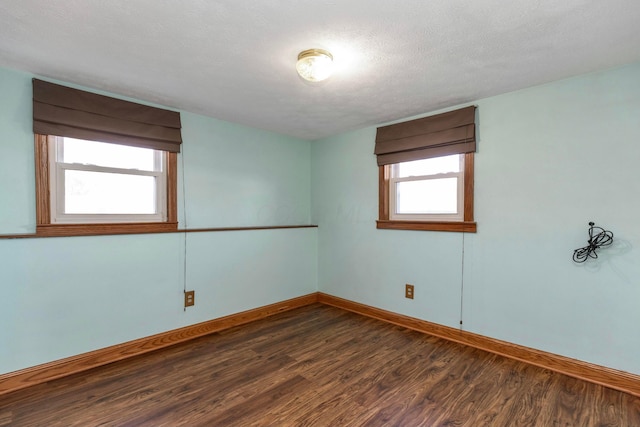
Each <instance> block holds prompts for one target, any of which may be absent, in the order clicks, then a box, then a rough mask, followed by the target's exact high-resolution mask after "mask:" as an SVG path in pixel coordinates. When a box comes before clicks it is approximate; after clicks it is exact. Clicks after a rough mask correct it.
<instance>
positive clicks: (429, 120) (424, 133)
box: [374, 106, 476, 166]
mask: <svg viewBox="0 0 640 427" xmlns="http://www.w3.org/2000/svg"><path fill="white" fill-rule="evenodd" d="M475 115H476V107H475V106H470V107H466V108H461V109H459V110H455V111H449V112H447V113H442V114H438V115H435V116H430V117H424V118H421V119H416V120H411V121H408V122H403V123H397V124H394V125H389V126H383V127H379V128H378V132H377V134H376V146H375V151H374V153H375V154H376V155H377V156H378V166H383V165H390V164H393V163H400V162H408V161H412V160H420V159H428V158H431V157H440V156H447V155H450V154H463V153H472V152H474V151H476V132H475Z"/></svg>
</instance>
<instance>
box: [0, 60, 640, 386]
mask: <svg viewBox="0 0 640 427" xmlns="http://www.w3.org/2000/svg"><path fill="white" fill-rule="evenodd" d="M30 79H31V76H30V75H27V74H25V73H21V72H15V71H10V70H3V69H0V94H2V96H1V97H0V149H1V152H2V153H3V155H2V156H0V182H2V183H3V184H2V185H0V234H20V233H31V232H33V231H34V229H35V202H34V198H35V192H34V178H33V176H34V166H33V135H32V133H31V80H30ZM475 104H476V105H478V108H479V122H478V134H479V143H478V146H479V149H478V153H477V154H476V176H475V183H476V191H475V195H476V219H477V221H478V233H476V234H464V235H463V234H460V233H438V232H416V231H393V230H376V229H375V219H376V216H377V209H378V208H377V205H378V200H377V192H378V188H377V167H376V165H375V158H374V156H373V154H372V152H373V144H374V139H375V127H371V128H365V129H361V130H357V131H354V132H350V133H346V134H342V135H338V136H336V137H333V138H328V139H326V140H322V141H316V142H314V143H311V144H310V143H308V142H304V141H299V140H296V139H292V138H288V137H283V136H278V135H275V134H272V133H268V132H263V131H258V130H255V129H250V128H246V127H242V126H238V125H234V124H230V123H226V122H222V121H219V120H215V119H211V118H205V117H202V116H198V115H194V114H190V113H183V114H182V120H183V136H184V140H185V142H184V151H183V153H182V154H181V156H180V158H179V167H180V174H179V175H180V182H179V196H180V197H179V217H180V222H181V226H184V224H185V220H186V225H187V226H188V227H189V228H202V227H231V226H251V225H284V224H306V223H309V222H311V223H316V224H319V226H320V228H319V229H317V230H316V229H313V228H311V229H285V230H262V231H238V232H222V233H188V234H187V235H186V237H185V235H184V234H167V235H139V236H103V237H75V238H51V239H19V240H0V325H2V327H0V373H4V372H10V371H13V370H17V369H21V368H24V367H28V366H33V365H36V364H40V363H45V362H48V361H51V360H56V359H59V358H63V357H67V356H71V355H75V354H79V353H83V352H86V351H90V350H94V349H97V348H102V347H106V346H109V345H113V344H117V343H121V342H124V341H128V340H132V339H136V338H140V337H144V336H148V335H151V334H154V333H159V332H163V331H166V330H170V329H174V328H177V327H181V326H185V325H190V324H194V323H197V322H201V321H204V320H208V319H212V318H216V317H220V316H224V315H227V314H231V313H235V312H238V311H242V310H246V309H250V308H253V307H257V306H261V305H265V304H269V303H272V302H276V301H280V300H283V299H287V298H292V297H295V296H299V295H303V294H307V293H309V292H313V291H315V290H317V289H318V288H319V289H320V290H321V291H324V292H327V293H330V294H334V295H337V296H340V297H344V298H348V299H351V300H354V301H359V302H362V303H365V304H370V305H373V306H377V307H381V308H383V309H387V310H391V311H395V312H398V313H403V314H406V315H409V316H414V317H418V318H422V319H426V320H429V321H433V322H436V323H440V324H443V325H447V326H451V327H459V321H460V319H461V318H462V319H463V320H464V325H463V328H464V329H466V330H469V331H472V332H477V333H480V334H484V335H487V336H491V337H494V338H498V339H503V340H507V341H511V342H515V343H518V344H522V345H526V346H530V347H534V348H538V349H541V350H545V351H550V352H553V353H558V354H561V355H565V356H569V357H575V358H578V359H581V360H585V361H588V362H592V363H597V364H601V365H605V366H609V367H613V368H617V369H622V370H626V371H629V372H634V373H638V374H640V358H638V357H637V354H640V338H638V336H637V333H636V325H638V324H640V310H638V309H637V308H636V305H637V302H638V301H640V262H638V261H639V258H638V252H637V250H636V247H637V246H638V244H640V231H639V229H638V227H637V222H636V218H638V217H640V198H638V188H639V187H638V186H637V185H636V184H635V182H636V175H637V173H636V169H637V165H638V164H640V149H638V145H637V144H638V142H639V141H640V124H639V123H640V120H638V117H640V64H635V65H630V66H627V67H623V68H620V69H616V70H611V71H607V72H603V73H598V74H591V75H587V76H580V77H576V78H573V79H568V80H564V81H560V82H555V83H552V84H548V85H544V86H539V87H535V88H530V89H527V90H523V91H519V92H514V93H510V94H506V95H501V96H497V97H493V98H488V99H483V100H479V101H477V102H476V103H475ZM255 153H257V154H255ZM183 196H184V197H183ZM590 220H593V221H596V223H598V224H601V225H603V226H604V227H605V228H608V229H610V230H612V231H613V232H614V233H615V235H616V242H615V244H614V246H613V247H611V248H609V249H605V250H602V251H601V252H600V258H599V259H598V261H589V262H588V263H586V264H584V265H579V266H578V265H575V264H573V262H572V261H571V254H572V251H573V249H575V248H577V247H580V246H583V245H584V244H586V237H587V236H586V230H587V222H588V221H590ZM185 254H186V261H185ZM141 264H142V265H143V266H142V267H140V265H141ZM185 265H186V268H185ZM185 277H186V283H187V287H188V288H190V289H195V290H196V306H195V307H193V308H191V309H188V310H187V311H184V310H183V308H182V289H183V286H184V279H185ZM405 283H412V284H414V285H415V286H416V298H415V299H414V300H413V301H411V300H407V299H405V298H404V297H403V293H404V284H405Z"/></svg>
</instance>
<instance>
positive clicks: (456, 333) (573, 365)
mask: <svg viewBox="0 0 640 427" xmlns="http://www.w3.org/2000/svg"><path fill="white" fill-rule="evenodd" d="M318 302H320V303H322V304H327V305H331V306H334V307H338V308H341V309H344V310H348V311H352V312H354V313H358V314H361V315H363V316H367V317H373V318H375V319H378V320H382V321H384V322H387V323H392V324H394V325H398V326H403V327H405V328H408V329H413V330H415V331H418V332H423V333H426V334H429V335H434V336H437V337H439V338H443V339H446V340H449V341H454V342H457V343H460V344H464V345H468V346H471V347H474V348H478V349H481V350H485V351H488V352H490V353H495V354H499V355H501V356H505V357H508V358H511V359H515V360H519V361H521V362H525V363H529V364H531V365H535V366H539V367H541V368H544V369H549V370H551V371H555V372H559V373H561V374H564V375H568V376H571V377H574V378H579V379H581V380H585V381H589V382H592V383H595V384H599V385H602V386H605V387H609V388H612V389H615V390H619V391H622V392H625V393H629V394H632V395H634V396H639V397H640V376H639V375H635V374H631V373H628V372H624V371H619V370H616V369H611V368H607V367H604V366H600V365H595V364H592V363H588V362H583V361H581V360H577V359H571V358H568V357H564V356H559V355H557V354H553V353H547V352H545V351H541V350H536V349H533V348H529V347H524V346H521V345H518V344H512V343H509V342H506V341H500V340H497V339H494V338H490V337H486V336H483V335H479V334H474V333H472V332H467V331H461V330H459V329H455V328H450V327H447V326H442V325H438V324H436V323H431V322H427V321H425V320H420V319H416V318H414V317H409V316H404V315H402V314H397V313H393V312H391V311H386V310H382V309H379V308H375V307H371V306H368V305H364V304H360V303H357V302H353V301H349V300H346V299H343V298H339V297H335V296H332V295H328V294H324V293H321V292H320V293H318Z"/></svg>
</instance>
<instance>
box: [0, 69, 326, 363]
mask: <svg viewBox="0 0 640 427" xmlns="http://www.w3.org/2000/svg"><path fill="white" fill-rule="evenodd" d="M31 77H32V76H31V75H28V74H25V73H21V72H16V71H11V70H6V69H0V94H1V96H0V152H1V153H2V156H0V182H1V183H2V184H1V185H0V234H23V233H33V232H34V231H35V183H34V160H33V133H32V131H31ZM182 123H183V140H184V143H183V153H182V154H181V155H180V156H179V160H178V162H179V169H180V173H179V196H180V197H179V203H178V205H179V206H178V209H179V218H180V223H181V227H184V225H185V217H186V220H187V223H186V224H187V226H188V227H189V228H207V227H231V226H258V225H263V226H268V225H286V224H308V223H309V217H310V198H309V194H310V143H309V142H306V141H300V140H296V139H293V138H288V137H283V136H278V135H275V134H273V133H268V132H263V131H259V130H255V129H250V128H246V127H242V126H238V125H234V124H230V123H226V122H222V121H219V120H215V119H210V118H206V117H202V116H197V115H194V114H190V113H182ZM183 178H184V179H183ZM183 195H186V197H183ZM185 213H186V215H185ZM185 245H186V246H185ZM185 254H186V264H185ZM185 265H186V269H185ZM185 277H186V286H187V288H188V289H194V290H195V291H196V305H195V307H192V308H189V309H188V310H186V311H185V310H184V309H183V306H182V304H183V287H184V283H185V282H184V280H185ZM316 290H317V230H316V229H315V228H304V229H278V230H260V231H237V232H220V233H187V234H186V236H185V234H156V235H133V236H100V237H72V238H39V239H11V240H7V239H0V325H1V326H0V374H2V373H6V372H11V371H14V370H18V369H21V368H25V367H29V366H34V365H37V364H41V363H45V362H49V361H52V360H56V359H60V358H64V357H68V356H72V355H76V354H80V353H84V352H87V351H91V350H95V349H98V348H103V347H107V346H110V345H114V344H118V343H122V342H125V341H129V340H133V339H137V338H141V337H145V336H149V335H152V334H155V333H160V332H164V331H167V330H171V329H175V328H178V327H182V326H186V325H190V324H194V323H198V322H202V321H206V320H209V319H213V318H217V317H221V316H225V315H228V314H232V313H237V312H239V311H243V310H247V309H251V308H255V307H259V306H263V305H266V304H270V303H274V302H278V301H282V300H285V299H289V298H294V297H297V296H300V295H305V294H308V293H311V292H315V291H316Z"/></svg>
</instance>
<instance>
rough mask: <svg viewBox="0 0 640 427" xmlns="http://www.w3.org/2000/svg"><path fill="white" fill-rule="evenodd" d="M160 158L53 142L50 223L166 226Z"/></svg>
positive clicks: (146, 151)
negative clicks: (139, 223) (114, 223)
mask: <svg viewBox="0 0 640 427" xmlns="http://www.w3.org/2000/svg"><path fill="white" fill-rule="evenodd" d="M165 159H166V153H164V152H162V151H159V150H153V149H150V148H139V147H127V146H125V145H115V144H108V143H103V142H95V141H86V140H78V139H73V138H65V137H54V138H53V143H50V144H49V174H50V178H49V182H50V183H51V186H50V188H49V191H50V193H51V222H52V223H94V222H153V221H155V222H162V221H166V219H167V206H166V202H165V200H166V188H167V174H166V167H165Z"/></svg>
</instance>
